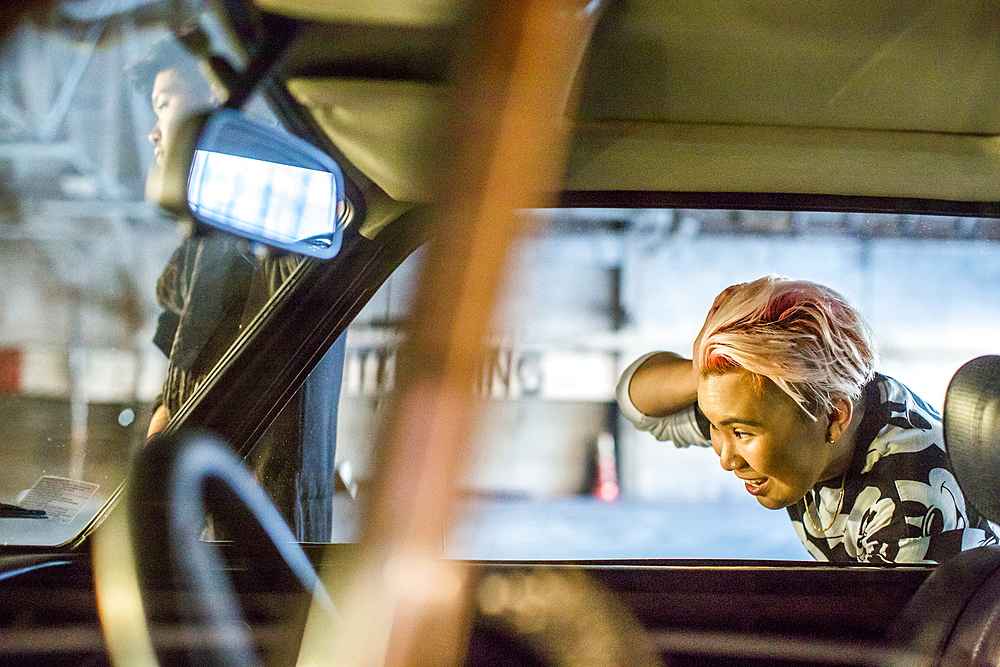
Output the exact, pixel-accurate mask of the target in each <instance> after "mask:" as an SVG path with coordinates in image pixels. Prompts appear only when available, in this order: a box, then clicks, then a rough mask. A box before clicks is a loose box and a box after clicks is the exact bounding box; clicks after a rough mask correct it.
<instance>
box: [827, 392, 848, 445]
mask: <svg viewBox="0 0 1000 667" xmlns="http://www.w3.org/2000/svg"><path fill="white" fill-rule="evenodd" d="M853 416H854V403H853V402H852V401H850V400H848V399H846V398H838V399H837V400H836V401H834V403H833V409H832V410H831V411H830V414H829V415H828V419H829V426H827V433H826V437H827V440H828V441H830V442H837V440H839V439H840V436H842V435H843V434H844V431H846V430H847V427H848V425H849V424H850V423H851V417H853Z"/></svg>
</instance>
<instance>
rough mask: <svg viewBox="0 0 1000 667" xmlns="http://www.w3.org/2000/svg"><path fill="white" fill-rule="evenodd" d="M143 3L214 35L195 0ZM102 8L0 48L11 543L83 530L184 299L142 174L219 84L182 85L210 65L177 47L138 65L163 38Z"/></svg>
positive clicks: (145, 411) (112, 473)
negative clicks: (177, 293)
mask: <svg viewBox="0 0 1000 667" xmlns="http://www.w3.org/2000/svg"><path fill="white" fill-rule="evenodd" d="M150 4H154V5H155V4H157V3H144V10H145V9H148V10H149V11H150V12H152V13H156V12H159V11H161V10H163V12H164V13H163V16H171V18H175V19H177V20H176V23H177V24H178V25H180V24H181V23H183V22H184V21H186V20H189V19H190V20H192V21H195V22H197V23H199V24H200V25H202V26H203V27H204V28H205V30H206V31H208V32H210V33H212V34H213V36H217V33H218V31H217V30H215V27H216V26H217V23H216V22H215V21H214V20H213V18H212V16H211V15H210V14H208V13H205V12H204V7H201V6H199V5H198V3H194V2H188V3H180V4H178V3H162V5H163V6H162V7H159V8H156V9H153V8H151V7H149V5H150ZM106 10H107V8H103V9H100V10H99V11H97V10H96V9H95V7H93V6H92V7H89V8H88V7H82V6H81V7H71V6H69V5H68V4H66V5H64V4H58V3H51V4H49V5H46V8H45V10H44V11H37V12H34V13H31V14H30V15H26V16H24V17H23V18H22V19H21V20H20V22H19V23H18V24H17V25H16V26H15V27H14V28H13V30H12V31H11V32H10V33H9V34H7V35H6V39H5V41H4V44H3V47H4V48H3V49H2V51H0V254H2V256H3V259H2V261H0V267H2V269H0V272H2V274H3V279H2V281H0V283H2V287H0V459H2V468H3V470H4V472H5V474H4V476H3V479H2V480H0V502H2V503H3V504H4V505H3V506H2V507H0V542H2V543H4V544H36V545H56V544H62V543H65V542H67V541H69V540H71V539H72V538H73V537H74V536H75V535H77V534H78V533H80V531H81V530H82V529H83V528H85V527H86V525H87V524H88V522H89V521H90V520H91V519H92V518H93V517H94V516H95V515H96V513H97V512H98V511H99V509H100V508H101V507H102V505H104V503H105V501H107V500H108V499H109V498H110V497H111V495H112V494H113V493H114V491H115V490H116V489H117V488H118V486H119V484H120V483H121V481H122V480H123V479H124V475H125V472H126V469H127V464H128V460H129V456H130V454H131V453H132V452H133V451H135V450H136V449H137V448H139V447H141V446H142V445H143V443H144V441H145V436H146V430H147V425H148V424H149V421H150V415H151V411H152V406H153V404H154V400H155V399H156V397H157V396H158V395H159V394H160V393H161V390H162V387H163V384H164V378H165V377H166V376H167V374H168V362H167V355H168V354H169V352H170V349H171V346H172V340H171V339H168V338H162V337H160V336H158V332H160V331H161V328H159V327H158V321H159V319H160V316H161V314H162V313H164V312H167V311H169V310H170V307H169V306H170V305H177V304H176V302H174V301H173V300H172V298H171V296H172V295H171V294H170V293H169V292H170V291H169V290H164V289H162V288H163V287H164V286H165V285H166V283H167V282H169V281H168V280H165V277H164V267H167V266H169V265H170V261H171V257H172V256H176V253H177V252H178V248H181V247H183V244H184V239H183V233H182V230H181V228H179V227H178V225H177V224H176V221H175V220H172V219H170V218H168V217H166V216H165V215H163V214H162V213H161V212H160V211H159V210H158V209H157V208H156V207H154V206H153V205H151V204H149V203H148V202H146V201H145V196H144V192H145V184H146V178H147V173H148V171H149V169H150V168H151V166H152V165H154V164H156V156H157V155H159V154H160V153H161V152H162V149H163V147H164V138H165V137H169V132H170V130H171V128H172V127H173V125H172V123H173V122H174V120H176V118H177V117H179V116H180V115H182V114H183V113H187V112H190V111H192V110H195V109H198V108H202V107H204V106H207V105H209V104H210V102H208V100H209V99H210V98H211V85H210V84H208V83H204V82H203V83H201V84H198V86H192V85H189V84H187V83H185V82H183V81H182V80H181V74H182V73H184V72H193V73H194V76H195V77H200V76H201V75H200V72H201V71H202V70H201V69H200V68H199V65H198V61H197V60H196V59H194V58H191V57H190V56H188V55H187V54H186V53H185V52H184V50H183V49H181V48H179V47H177V48H175V50H174V52H175V53H180V54H181V57H182V58H183V59H184V64H178V65H176V67H174V68H173V69H171V71H170V72H169V73H168V75H163V76H161V74H163V72H164V70H162V69H161V70H158V71H155V72H154V71H150V70H148V69H143V68H142V66H141V65H140V66H139V67H138V68H137V67H136V66H137V64H140V63H142V62H144V61H145V60H146V58H147V54H149V53H150V52H151V51H152V50H153V49H154V47H155V46H156V45H158V44H163V43H165V40H170V33H169V32H168V30H167V29H166V28H165V27H163V26H162V25H155V24H154V25H151V24H149V23H148V21H147V22H142V21H140V20H139V19H138V18H137V17H134V16H132V15H131V14H129V13H128V12H127V11H121V12H119V11H118V10H117V9H113V10H107V11H106ZM175 46H176V44H175ZM222 46H223V47H224V45H222ZM194 88H197V92H199V93H200V96H197V95H195V94H194V93H195V90H194ZM154 93H155V94H154ZM166 278H169V276H166ZM154 340H155V341H156V343H154ZM158 348H159V349H158ZM33 512H34V513H33ZM41 512H44V515H42V514H41Z"/></svg>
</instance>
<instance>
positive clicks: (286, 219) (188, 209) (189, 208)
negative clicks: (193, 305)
mask: <svg viewBox="0 0 1000 667" xmlns="http://www.w3.org/2000/svg"><path fill="white" fill-rule="evenodd" d="M148 196H149V198H151V199H152V200H153V201H155V202H157V203H159V204H160V206H162V207H163V208H164V209H166V210H168V211H170V212H171V213H174V214H176V215H179V216H186V217H187V216H189V217H191V218H193V219H194V220H196V221H198V222H201V223H204V224H207V225H211V226H213V227H216V228H219V229H222V230H225V231H227V232H230V233H232V234H236V235H238V236H242V237H244V238H248V239H251V240H254V241H258V242H260V243H264V244H266V245H269V246H274V247H277V248H283V249H285V250H290V251H292V252H296V253H301V254H303V255H310V256H312V257H318V258H320V259H330V258H331V257H334V256H336V254H337V252H338V251H339V250H340V244H341V240H342V239H343V235H344V228H345V227H346V226H347V224H348V223H349V222H350V220H351V217H352V215H353V207H352V206H351V203H350V201H349V200H348V199H347V197H346V195H345V189H344V177H343V174H342V173H341V171H340V167H339V166H337V163H336V162H334V161H333V160H332V159H331V158H330V157H329V156H328V155H326V154H325V153H323V152H322V151H320V150H319V149H317V148H316V147H314V146H312V145H310V144H309V143H307V142H305V141H303V140H302V139H299V138H298V137H296V136H293V135H291V134H288V133H286V132H283V131H281V130H277V129H275V128H272V127H268V126H266V125H262V124H260V123H256V122H254V121H252V120H249V119H247V118H245V117H244V116H243V115H242V114H240V113H239V112H237V111H234V110H232V109H222V110H218V111H214V112H210V113H199V114H194V115H192V116H191V117H190V118H188V119H186V120H185V121H184V123H183V124H182V125H181V127H180V128H179V131H178V133H177V135H176V137H175V138H174V140H173V141H172V142H171V145H170V148H169V150H168V151H167V154H166V158H165V160H164V165H163V169H162V171H161V172H160V173H158V174H156V175H155V176H154V177H153V178H151V179H150V187H149V190H148Z"/></svg>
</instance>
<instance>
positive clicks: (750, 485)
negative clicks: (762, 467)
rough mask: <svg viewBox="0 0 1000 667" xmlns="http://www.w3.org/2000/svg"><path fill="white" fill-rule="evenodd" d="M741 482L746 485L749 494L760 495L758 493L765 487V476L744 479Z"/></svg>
mask: <svg viewBox="0 0 1000 667" xmlns="http://www.w3.org/2000/svg"><path fill="white" fill-rule="evenodd" d="M743 483H744V484H745V485H746V487H747V492H748V493H749V494H750V495H751V496H757V495H760V493H761V492H762V491H763V490H764V489H765V488H766V487H767V477H758V478H757V479H744V480H743Z"/></svg>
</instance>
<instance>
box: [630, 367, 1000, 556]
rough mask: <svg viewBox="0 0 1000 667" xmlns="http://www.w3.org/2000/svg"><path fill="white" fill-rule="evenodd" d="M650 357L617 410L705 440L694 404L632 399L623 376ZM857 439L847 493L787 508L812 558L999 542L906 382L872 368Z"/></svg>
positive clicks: (687, 441)
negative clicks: (660, 405)
mask: <svg viewBox="0 0 1000 667" xmlns="http://www.w3.org/2000/svg"><path fill="white" fill-rule="evenodd" d="M647 357H648V355H647ZM647 357H642V358H640V359H637V360H636V362H635V363H633V364H632V365H631V366H630V367H629V368H628V369H627V370H626V371H625V373H624V374H623V375H622V379H621V382H620V383H619V385H618V403H619V405H620V406H621V409H622V413H623V414H624V415H625V416H626V417H627V418H628V419H629V421H631V422H632V423H633V424H634V425H635V426H636V428H638V429H640V430H643V431H649V432H651V433H652V434H653V435H654V436H655V437H656V438H657V439H659V440H665V441H666V440H670V441H673V442H674V444H675V445H677V446H678V447H687V446H689V445H698V446H706V447H710V446H711V444H712V443H711V440H710V439H709V435H708V433H707V432H706V430H705V429H704V428H703V424H699V421H698V419H697V413H696V410H697V408H696V407H695V406H692V408H689V409H688V410H685V411H682V412H681V413H678V414H676V415H671V416H669V417H662V418H657V417H650V416H648V415H644V414H642V413H641V412H639V411H638V409H636V407H635V406H634V405H632V402H631V400H629V397H628V383H629V382H630V381H631V379H632V374H633V373H634V372H635V369H636V368H638V367H639V365H641V364H642V362H643V361H645V359H646V358H647ZM856 440H857V446H856V449H855V455H854V459H853V460H852V462H851V465H850V467H849V468H848V470H847V473H846V475H845V476H844V478H843V489H844V493H843V501H841V496H840V489H841V479H840V478H837V479H834V480H828V481H826V482H821V483H819V484H817V485H816V486H815V487H813V489H812V490H811V491H810V492H809V493H808V494H806V497H805V498H804V499H803V500H800V501H799V502H797V503H796V504H794V505H792V506H791V507H789V508H788V514H789V516H790V517H791V519H792V525H793V526H794V528H795V532H796V533H797V534H798V536H799V539H801V540H802V543H803V545H805V548H806V551H808V552H809V553H810V554H811V555H812V556H813V557H814V558H816V560H820V561H831V562H839V563H936V562H941V561H944V560H947V559H948V558H950V557H951V556H954V555H955V554H957V553H958V552H959V551H962V550H964V549H971V548H973V547H977V546H982V545H987V544H997V537H996V535H995V534H994V532H993V529H992V527H991V524H990V523H989V522H987V521H986V520H985V519H983V518H982V517H980V516H979V513H978V512H977V511H976V509H975V508H974V507H972V506H971V505H967V504H966V502H965V498H964V496H963V495H962V491H961V489H960V488H959V486H958V482H957V481H956V480H955V477H954V475H953V474H952V472H951V469H950V465H949V462H948V455H947V453H946V452H945V448H944V435H943V430H942V425H941V417H940V415H939V414H938V413H937V411H935V410H934V409H933V408H931V407H930V406H929V405H927V404H926V403H924V401H922V400H921V399H920V398H919V397H917V396H916V395H915V394H913V393H912V392H911V391H910V390H909V389H907V388H906V387H905V386H904V385H903V384H902V383H900V382H898V381H896V380H894V379H892V378H890V377H886V376H884V375H878V374H876V376H875V378H874V379H873V380H872V381H871V382H869V383H868V385H867V386H866V387H865V413H864V416H863V417H862V421H861V424H860V426H859V429H858V432H857V436H856ZM807 502H808V503H809V505H808V506H809V508H810V512H811V516H810V517H807V516H805V511H806V506H807V505H806V503H807ZM810 518H811V520H810ZM824 528H825V529H826V530H822V529H824Z"/></svg>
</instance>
